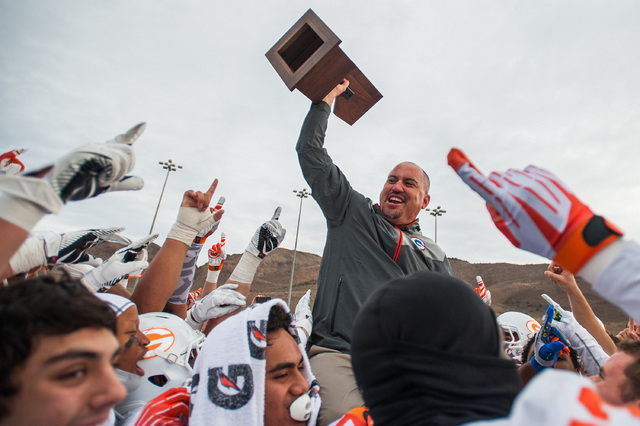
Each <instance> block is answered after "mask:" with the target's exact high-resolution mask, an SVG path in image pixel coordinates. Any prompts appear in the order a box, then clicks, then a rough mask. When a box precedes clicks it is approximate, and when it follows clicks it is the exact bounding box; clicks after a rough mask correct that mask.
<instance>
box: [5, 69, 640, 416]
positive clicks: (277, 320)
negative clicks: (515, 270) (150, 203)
mask: <svg viewBox="0 0 640 426" xmlns="http://www.w3.org/2000/svg"><path fill="white" fill-rule="evenodd" d="M346 86H348V82H347V81H346V80H345V82H343V83H342V84H341V85H338V87H337V88H336V90H334V92H332V93H333V95H332V96H333V97H332V98H331V99H330V100H329V101H327V102H326V103H327V104H328V105H329V106H331V104H332V101H333V98H335V96H337V95H339V94H340V93H341V92H342V91H344V90H345V89H346ZM313 108H314V107H312V112H311V113H310V116H311V115H312V114H313V113H314V112H313ZM326 110H327V108H326V106H322V109H321V110H319V111H318V113H320V114H324V113H326ZM307 125H308V123H306V124H305V126H307ZM144 127H145V126H144V124H140V125H137V126H135V127H134V128H132V129H131V130H129V131H128V132H126V133H124V134H121V135H119V136H117V137H115V138H114V139H113V140H110V141H107V142H106V143H102V144H97V143H96V144H90V145H87V146H84V147H82V148H80V149H77V150H75V151H72V152H70V153H69V154H67V155H65V156H64V157H62V158H60V159H59V160H57V161H56V162H55V163H54V164H53V165H50V166H47V167H44V168H41V169H38V170H36V171H32V172H28V173H25V172H24V166H23V165H22V163H21V162H20V160H19V155H20V154H21V153H22V152H23V150H15V151H10V152H7V153H5V154H3V155H2V156H0V191H1V195H0V232H1V234H2V235H3V243H2V245H0V278H2V279H3V280H4V285H3V286H2V287H1V288H0V329H1V330H2V331H1V336H2V345H0V346H1V349H0V354H1V355H0V370H1V371H2V374H0V425H32V424H33V425H35V424H38V425H40V424H51V425H93V424H123V425H185V424H192V425H200V424H220V425H231V424H237V425H262V424H264V425H268V426H274V425H287V424H308V425H315V424H322V425H327V424H331V425H354V426H356V425H371V424H374V423H375V424H376V425H416V424H425V425H426V424H437V425H457V424H467V423H472V422H475V423H474V424H495V425H503V424H504V425H507V424H508V425H511V424H513V425H521V424H566V425H569V424H575V425H577V424H635V423H638V424H640V326H639V325H638V324H637V323H636V322H635V321H634V319H633V318H640V287H639V286H638V283H639V280H640V263H639V262H638V259H640V247H639V246H638V245H637V244H636V243H635V242H633V241H629V240H627V239H625V238H623V236H622V232H621V231H619V230H618V229H617V228H615V227H614V226H613V225H611V224H610V223H609V222H608V221H606V220H605V219H603V218H601V217H599V216H597V215H594V214H593V213H592V212H591V210H589V209H588V207H586V206H585V205H584V204H582V203H581V202H580V201H579V199H578V198H577V197H576V196H575V195H574V194H572V193H571V192H570V191H569V190H568V189H567V188H566V187H564V185H563V184H562V183H561V182H560V181H559V180H558V179H557V178H556V177H555V176H554V175H553V174H551V173H550V172H548V171H546V170H543V169H539V168H535V167H531V166H530V167H528V168H527V169H525V170H522V171H520V170H509V171H508V172H506V173H495V172H494V173H492V174H491V175H490V176H489V177H486V176H484V175H483V174H482V173H481V172H479V170H478V169H477V168H476V167H475V166H474V165H473V163H471V161H470V160H469V159H468V158H467V157H466V156H465V155H464V153H462V152H461V151H459V150H457V149H453V150H452V151H451V152H450V154H449V158H448V160H449V164H450V165H451V166H452V168H453V169H454V170H455V171H456V173H457V174H458V175H459V176H460V177H461V178H462V180H463V181H464V182H465V183H467V185H469V187H471V189H473V190H474V191H476V192H477V193H478V194H479V195H481V196H482V197H483V198H484V199H485V200H486V201H487V205H488V208H489V211H490V213H491V215H492V218H493V220H494V223H495V224H496V226H497V227H498V228H499V229H500V230H501V231H502V232H503V233H504V234H505V236H507V238H508V239H509V240H510V241H511V242H512V243H514V245H516V246H517V247H519V248H522V249H525V250H528V251H531V252H533V253H537V254H540V255H542V256H545V257H547V258H549V259H551V260H553V261H552V263H551V264H550V266H549V268H548V270H547V271H546V273H545V275H547V277H548V278H549V279H551V280H552V281H553V282H555V283H556V284H557V285H558V286H560V287H561V288H562V290H564V292H565V293H566V294H567V296H568V300H569V302H570V310H566V309H564V308H563V307H562V306H561V305H560V304H558V303H557V302H556V301H554V300H552V299H551V298H549V297H548V296H547V295H543V297H545V298H546V300H547V301H548V302H549V308H548V309H547V310H546V312H541V313H540V315H541V321H539V322H538V321H537V320H536V319H534V318H532V317H530V316H528V315H526V314H523V313H519V312H506V313H503V314H502V315H500V316H499V317H498V318H497V320H496V318H495V315H494V313H493V311H492V310H491V309H490V306H491V292H490V291H489V289H487V288H486V286H485V284H484V283H483V282H482V280H481V278H480V277H478V287H476V288H473V289H472V288H471V286H469V285H467V284H465V283H463V282H461V281H459V280H457V279H456V278H454V277H452V276H451V274H450V273H447V272H450V267H449V266H448V261H447V260H446V257H442V256H441V257H440V260H439V262H441V263H442V265H444V266H443V271H436V272H433V271H429V270H425V271H421V272H420V271H418V272H414V273H405V274H402V273H401V274H398V275H399V276H398V277H396V278H394V279H391V280H385V281H384V282H381V283H379V285H377V286H376V288H375V289H373V290H372V291H371V292H370V294H367V297H366V300H365V301H364V303H362V305H361V306H359V307H356V308H354V309H355V311H356V312H355V313H356V314H357V315H355V319H354V320H353V324H352V328H351V330H350V337H349V339H348V340H349V343H350V348H349V349H348V350H345V351H343V352H344V353H345V354H348V356H349V358H347V359H348V360H349V361H348V362H349V363H350V364H351V368H352V371H353V375H354V377H355V381H356V382H357V386H358V396H359V397H361V398H362V404H355V405H354V404H351V405H350V406H349V405H347V406H346V407H344V406H337V405H336V404H335V403H334V402H333V401H332V399H331V398H326V397H324V394H323V389H324V392H326V389H331V388H332V383H330V382H328V383H327V382H326V380H327V379H324V380H325V382H324V383H323V379H321V378H320V376H318V379H316V377H315V376H314V372H313V371H312V370H314V367H313V358H314V357H315V355H311V361H310V352H309V348H310V347H312V346H313V345H318V337H317V335H314V330H313V319H312V313H311V306H310V305H311V303H310V299H311V296H310V292H307V293H306V294H305V296H303V297H302V298H301V299H300V301H299V302H298V304H297V306H296V308H295V310H294V313H291V312H290V308H289V306H287V304H286V303H285V302H284V301H282V300H279V299H272V300H267V301H264V302H263V301H256V300H254V301H253V302H252V303H249V304H248V303H247V299H246V298H247V296H248V294H249V291H250V289H251V283H252V281H253V278H254V276H255V273H256V271H257V269H258V267H259V266H260V263H261V261H262V260H263V259H264V257H265V256H268V255H269V254H270V253H271V252H272V251H273V250H274V249H275V248H277V247H278V245H279V244H280V243H281V242H282V240H283V238H284V236H285V230H284V229H283V228H282V225H281V224H280V222H279V220H278V219H279V216H280V208H276V211H275V213H274V215H273V216H272V217H271V219H269V220H267V221H265V222H264V223H263V224H262V225H260V226H259V227H258V229H257V230H256V231H255V232H254V233H253V234H252V235H248V239H249V243H248V245H247V248H246V250H245V251H244V253H243V254H242V256H241V258H240V261H239V262H238V264H237V266H236V267H235V268H234V270H233V271H232V273H231V275H230V277H229V279H228V280H227V282H226V283H224V284H222V283H220V284H219V283H218V277H219V274H220V270H221V269H222V268H223V266H224V262H225V259H226V252H225V236H224V234H221V235H220V238H219V239H218V235H217V234H214V233H215V232H216V230H217V229H218V226H219V224H220V221H221V219H222V217H223V214H224V210H223V205H224V201H225V200H224V198H220V199H219V200H218V202H217V204H216V205H215V206H213V205H212V203H211V201H212V198H213V196H214V193H215V190H216V186H217V180H216V181H214V182H213V183H212V184H211V185H210V186H209V188H208V189H207V190H206V191H204V192H203V191H196V190H188V191H186V192H185V193H184V197H183V199H182V203H181V205H180V206H179V210H178V214H177V219H176V221H175V223H174V224H173V226H172V228H171V230H170V231H169V233H168V236H167V239H166V241H165V242H164V244H163V245H162V247H161V248H160V250H159V251H158V253H157V254H156V256H155V257H154V258H153V260H152V261H151V262H149V261H148V258H147V257H148V256H147V248H148V246H149V244H150V243H151V242H153V241H154V240H155V238H156V237H157V235H149V236H148V237H145V238H143V239H140V240H137V241H131V240H130V239H128V238H127V237H125V236H124V235H123V231H124V229H122V228H115V227H111V228H96V229H90V230H79V231H74V232H68V233H63V234H59V233H56V232H32V231H31V230H32V228H33V227H34V225H35V224H36V223H37V222H38V221H39V220H40V219H41V218H42V217H43V216H44V215H45V214H49V213H58V212H59V211H60V210H61V209H62V207H63V205H64V204H65V203H67V202H70V201H80V200H83V199H86V198H90V197H95V196H98V195H100V196H103V195H101V194H103V193H106V192H111V191H119V190H138V189H140V188H141V187H142V181H141V179H140V178H138V177H132V176H129V175H128V173H129V172H130V171H131V169H132V167H133V163H134V161H133V159H134V151H133V143H134V142H135V141H136V140H137V139H138V137H139V136H140V135H141V134H142V132H143V131H144ZM321 133H322V138H323V137H324V130H322V132H321ZM303 134H304V128H303ZM401 164H405V163H401ZM330 166H331V167H333V165H332V164H331V165H330ZM399 166H400V165H399ZM403 167H404V166H403ZM303 169H304V166H303ZM396 169H397V170H396ZM396 169H394V171H392V173H391V174H390V177H389V179H388V181H387V184H386V185H391V186H394V187H395V186H397V185H400V184H403V182H402V181H403V179H404V180H408V182H409V185H414V184H415V181H416V179H413V180H412V179H405V178H402V177H401V178H400V179H396V174H401V173H403V172H402V168H400V169H398V168H396ZM331 170H333V169H331ZM394 173H395V174H394ZM421 173H423V172H421ZM425 176H426V174H425ZM306 177H307V176H306ZM307 178H308V177H307ZM392 178H393V179H392ZM308 179H309V178H308ZM398 180H399V181H401V183H397V181H398ZM390 181H391V182H390ZM345 182H346V180H345ZM427 182H428V177H427ZM414 189H415V188H414ZM316 190H317V188H315V189H314V191H316ZM394 191H396V192H397V193H398V194H400V193H401V190H398V189H391V190H390V194H391V195H385V196H387V197H388V198H387V199H383V194H385V189H383V193H382V194H381V203H380V204H381V205H382V207H380V208H379V210H384V209H385V208H387V209H389V211H392V210H393V209H396V208H398V206H399V205H401V204H406V203H408V201H407V200H406V199H405V198H403V197H404V195H393V194H395V193H396V192H394ZM410 191H411V190H409V189H408V190H407V193H409V192H410ZM427 192H428V185H427V189H426V190H425V193H427ZM105 196H109V195H105ZM321 196H322V195H318V197H321ZM319 202H320V201H319ZM385 203H387V204H388V205H386V206H385ZM418 204H419V203H418ZM427 204H428V199H427ZM210 205H211V206H210ZM376 206H377V205H376ZM425 206H426V204H425V205H424V206H422V208H424V207H425ZM375 211H376V212H377V211H378V210H375ZM325 214H327V213H326V212H325ZM385 214H386V213H385V212H383V213H382V215H383V216H384V217H385V220H387V221H389V222H390V223H391V224H393V220H391V219H389V217H387V216H385ZM212 235H213V236H212ZM208 238H209V240H207V239H208ZM211 239H215V241H216V242H215V243H213V245H211ZM104 241H110V242H117V243H120V244H121V245H122V248H121V249H119V250H117V251H116V252H115V253H114V254H113V255H112V256H111V257H110V258H108V259H104V260H103V259H99V258H95V257H93V256H91V255H89V254H88V253H87V250H88V249H89V248H91V247H93V246H94V245H96V244H99V243H100V242H104ZM205 246H207V247H211V248H210V249H208V257H209V265H208V274H207V278H206V281H205V284H204V286H203V288H202V289H199V290H198V291H197V292H192V291H191V290H192V287H193V278H194V273H195V268H196V260H197V259H198V255H199V253H200V251H201V250H202V248H204V247H205ZM434 247H435V246H434ZM398 250H399V248H398ZM434 250H436V251H437V249H434ZM394 260H395V259H394ZM424 269H428V268H424ZM574 273H575V274H577V273H579V274H580V275H581V276H583V277H584V278H585V279H586V280H587V281H589V282H590V283H591V284H592V285H593V286H594V289H595V290H596V291H598V292H599V293H600V294H602V295H603V296H604V297H605V298H607V299H609V300H610V301H611V302H612V303H614V304H616V305H618V306H620V307H621V308H623V309H624V310H625V311H626V312H627V313H628V314H629V316H630V319H629V325H628V328H627V329H625V330H623V331H621V332H620V333H618V334H617V335H616V336H613V335H611V334H609V333H608V332H607V331H606V330H605V329H604V327H603V325H602V323H601V322H600V321H599V319H598V318H597V317H596V316H595V314H594V313H593V311H592V310H591V307H590V306H589V303H588V302H587V300H586V298H585V297H584V295H583V294H582V292H581V291H580V288H579V287H578V285H577V284H576V280H575V278H574V275H573V274H574ZM130 278H135V279H137V280H138V282H137V284H136V285H135V288H134V289H133V291H132V292H129V291H128V290H127V281H128V279H130ZM316 303H317V302H316ZM357 308H359V309H357ZM452 312H455V313H456V314H455V315H451V313H452ZM445 319H446V320H445ZM314 336H315V337H314ZM310 337H311V340H309V338H310ZM320 346H322V345H320ZM338 352H339V351H338ZM323 374H324V373H323ZM336 374H338V373H336ZM325 377H326V376H325ZM327 406H329V408H331V410H329V411H324V410H326V408H327ZM321 408H322V409H323V413H325V414H324V415H321V414H320V413H321ZM330 412H333V413H335V412H340V415H339V416H338V415H333V417H329V416H328V414H326V413H330ZM319 417H320V418H319Z"/></svg>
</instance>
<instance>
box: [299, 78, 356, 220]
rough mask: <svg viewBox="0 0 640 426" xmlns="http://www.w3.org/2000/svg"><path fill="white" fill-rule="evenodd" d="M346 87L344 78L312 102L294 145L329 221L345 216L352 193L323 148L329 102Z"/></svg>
mask: <svg viewBox="0 0 640 426" xmlns="http://www.w3.org/2000/svg"><path fill="white" fill-rule="evenodd" d="M348 86H349V82H348V81H347V80H346V79H345V80H343V82H342V83H340V84H338V85H337V86H336V87H335V88H334V89H333V90H332V91H331V92H330V93H329V94H328V95H327V96H326V97H325V98H324V99H323V100H322V101H321V102H319V103H317V104H313V105H311V109H310V110H309V113H308V114H307V117H306V118H305V120H304V123H303V124H302V129H301V130H300V137H299V138H298V143H297V145H296V151H297V153H298V160H299V162H300V168H301V169H302V174H303V175H304V178H305V180H306V181H307V183H308V184H309V186H310V187H311V195H312V197H313V198H314V199H315V200H316V202H317V203H318V205H319V206H320V208H321V209H322V212H323V214H324V216H325V218H326V219H327V222H328V223H329V224H338V223H339V222H340V221H341V220H343V219H344V218H345V215H346V209H347V206H348V201H349V199H350V197H351V196H352V194H353V190H352V189H351V185H350V184H349V181H348V180H347V178H346V177H345V176H344V174H343V173H342V172H341V171H340V169H339V168H338V167H337V166H336V165H335V164H334V163H333V160H332V159H331V157H330V156H329V154H328V153H327V150H326V149H324V138H325V134H326V130H327V124H328V120H329V115H330V114H331V105H332V104H333V101H334V99H335V98H336V96H339V95H340V94H341V93H342V92H344V91H345V90H346V88H347V87H348Z"/></svg>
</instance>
